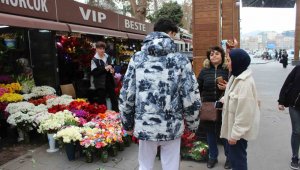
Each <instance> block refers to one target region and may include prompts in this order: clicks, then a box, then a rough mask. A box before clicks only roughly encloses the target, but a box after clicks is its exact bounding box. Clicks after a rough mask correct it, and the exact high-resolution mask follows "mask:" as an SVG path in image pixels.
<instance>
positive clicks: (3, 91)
mask: <svg viewBox="0 0 300 170" xmlns="http://www.w3.org/2000/svg"><path fill="white" fill-rule="evenodd" d="M8 92H9V91H8V89H6V88H2V87H0V97H1V96H3V94H4V93H8Z"/></svg>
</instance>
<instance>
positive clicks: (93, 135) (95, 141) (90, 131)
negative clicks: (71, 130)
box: [80, 127, 107, 151]
mask: <svg viewBox="0 0 300 170" xmlns="http://www.w3.org/2000/svg"><path fill="white" fill-rule="evenodd" d="M80 145H81V146H83V148H84V150H88V151H93V150H94V149H95V148H98V149H100V148H102V147H105V146H106V145H107V144H106V143H105V141H103V139H101V135H100V129H98V128H91V127H83V128H82V140H81V141H80Z"/></svg>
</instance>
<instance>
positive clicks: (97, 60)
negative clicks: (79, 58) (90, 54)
mask: <svg viewBox="0 0 300 170" xmlns="http://www.w3.org/2000/svg"><path fill="white" fill-rule="evenodd" d="M92 60H93V61H94V63H95V64H96V66H97V67H101V65H100V63H99V59H97V58H95V57H94V58H93V59H92Z"/></svg>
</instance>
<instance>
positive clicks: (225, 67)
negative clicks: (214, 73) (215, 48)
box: [203, 59, 228, 69]
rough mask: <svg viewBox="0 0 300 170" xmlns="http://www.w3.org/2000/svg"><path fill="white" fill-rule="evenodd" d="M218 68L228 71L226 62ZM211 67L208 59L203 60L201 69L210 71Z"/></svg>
mask: <svg viewBox="0 0 300 170" xmlns="http://www.w3.org/2000/svg"><path fill="white" fill-rule="evenodd" d="M220 66H222V68H223V69H228V65H227V62H226V60H225V61H224V62H223V63H222V64H221V65H219V67H220ZM211 67H213V65H212V64H211V62H210V60H209V59H205V60H204V61H203V68H207V69H210V68H211Z"/></svg>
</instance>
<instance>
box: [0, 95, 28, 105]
mask: <svg viewBox="0 0 300 170" xmlns="http://www.w3.org/2000/svg"><path fill="white" fill-rule="evenodd" d="M22 100H23V96H22V95H20V94H17V93H4V94H3V95H2V96H1V97H0V102H7V103H13V102H19V101H22Z"/></svg>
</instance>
